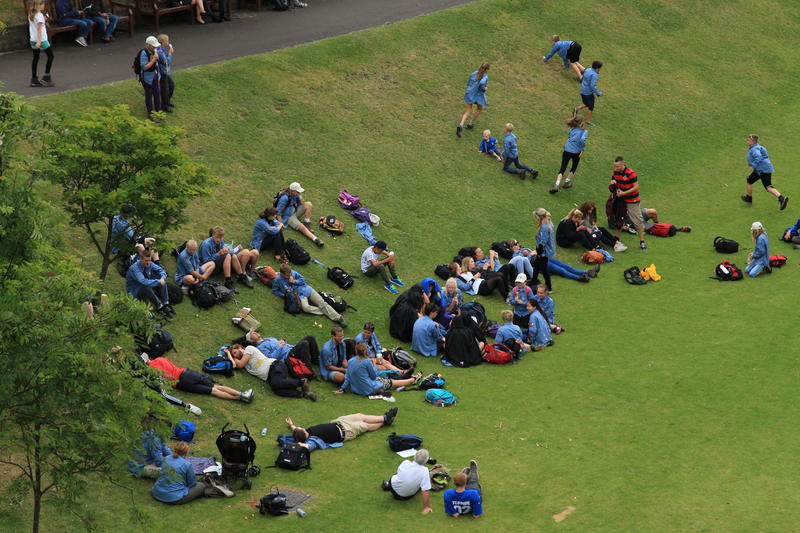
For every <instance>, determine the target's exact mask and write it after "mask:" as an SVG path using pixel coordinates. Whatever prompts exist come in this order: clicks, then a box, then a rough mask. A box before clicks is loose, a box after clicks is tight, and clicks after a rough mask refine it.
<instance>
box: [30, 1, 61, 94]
mask: <svg viewBox="0 0 800 533" xmlns="http://www.w3.org/2000/svg"><path fill="white" fill-rule="evenodd" d="M27 7H28V33H29V37H30V42H31V51H32V52H33V61H32V62H31V87H52V86H53V85H54V83H53V80H52V79H50V69H51V68H53V49H52V48H51V47H50V41H48V40H47V24H45V19H44V0H28V5H27ZM42 50H44V53H45V54H47V64H46V65H45V66H44V76H43V77H42V79H41V80H40V79H39V54H40V53H41V51H42Z"/></svg>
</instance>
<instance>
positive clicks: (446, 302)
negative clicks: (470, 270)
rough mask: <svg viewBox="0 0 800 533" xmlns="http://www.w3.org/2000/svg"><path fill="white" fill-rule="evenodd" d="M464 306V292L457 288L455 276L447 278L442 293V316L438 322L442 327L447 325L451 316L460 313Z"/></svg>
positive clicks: (451, 318) (450, 320)
mask: <svg viewBox="0 0 800 533" xmlns="http://www.w3.org/2000/svg"><path fill="white" fill-rule="evenodd" d="M462 307H464V293H463V292H461V289H459V288H458V282H457V281H456V278H447V281H446V282H445V284H444V292H443V293H442V316H441V317H438V318H439V323H440V324H442V325H443V326H444V327H449V326H450V322H452V320H453V317H454V316H457V315H459V314H460V313H461V308H462Z"/></svg>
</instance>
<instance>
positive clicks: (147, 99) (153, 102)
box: [139, 35, 163, 121]
mask: <svg viewBox="0 0 800 533" xmlns="http://www.w3.org/2000/svg"><path fill="white" fill-rule="evenodd" d="M159 46H161V43H159V42H158V39H156V38H155V37H154V36H152V35H151V36H150V37H148V38H147V39H145V42H144V48H142V49H141V50H140V51H139V70H140V72H141V73H140V74H139V81H141V83H142V88H144V105H145V107H146V108H147V118H148V120H152V121H155V118H153V112H154V111H163V109H162V108H161V78H160V75H159V70H158V61H159V55H158V52H157V51H156V48H158V47H159Z"/></svg>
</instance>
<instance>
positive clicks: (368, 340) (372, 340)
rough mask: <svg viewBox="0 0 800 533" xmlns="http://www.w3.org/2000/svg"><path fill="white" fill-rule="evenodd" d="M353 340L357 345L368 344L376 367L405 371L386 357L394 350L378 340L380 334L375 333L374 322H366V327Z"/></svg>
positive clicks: (370, 355) (368, 349) (371, 359)
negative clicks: (382, 344)
mask: <svg viewBox="0 0 800 533" xmlns="http://www.w3.org/2000/svg"><path fill="white" fill-rule="evenodd" d="M353 342H354V343H355V344H356V345H358V343H360V342H363V343H364V344H365V345H366V346H367V356H368V357H369V358H370V361H372V363H373V364H374V365H375V368H376V369H378V370H386V371H389V372H392V371H394V372H398V373H400V374H402V373H403V371H402V370H400V369H399V368H397V367H396V366H394V365H393V364H392V363H390V362H389V361H387V360H386V359H385V357H387V356H388V355H390V354H391V353H392V352H391V351H390V350H386V349H384V348H383V347H382V346H381V342H380V341H379V340H378V335H377V334H375V324H373V323H372V322H365V323H364V328H363V329H362V331H361V333H359V334H358V335H356V337H355V339H353Z"/></svg>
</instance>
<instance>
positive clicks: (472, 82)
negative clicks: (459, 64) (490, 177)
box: [464, 70, 489, 107]
mask: <svg viewBox="0 0 800 533" xmlns="http://www.w3.org/2000/svg"><path fill="white" fill-rule="evenodd" d="M487 83H489V76H488V75H487V74H484V75H483V77H482V78H481V79H480V80H479V79H478V71H477V70H476V71H475V72H473V73H472V74H470V75H469V77H468V78H467V90H466V91H465V92H464V101H465V102H466V103H468V104H478V105H481V106H483V107H486V106H487V105H489V104H487V103H486V84H487Z"/></svg>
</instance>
